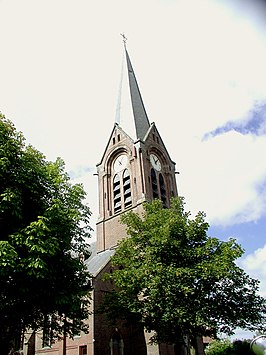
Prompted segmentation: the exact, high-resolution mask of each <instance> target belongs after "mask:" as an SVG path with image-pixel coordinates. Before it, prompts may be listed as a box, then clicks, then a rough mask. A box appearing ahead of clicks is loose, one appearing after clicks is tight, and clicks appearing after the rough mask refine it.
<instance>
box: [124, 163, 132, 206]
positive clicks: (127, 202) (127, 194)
mask: <svg viewBox="0 0 266 355" xmlns="http://www.w3.org/2000/svg"><path fill="white" fill-rule="evenodd" d="M123 192H124V207H125V208H127V207H129V206H131V205H132V197H131V185H130V175H129V172H128V170H127V169H126V170H124V172H123Z"/></svg>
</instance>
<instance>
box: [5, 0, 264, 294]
mask: <svg viewBox="0 0 266 355" xmlns="http://www.w3.org/2000/svg"><path fill="white" fill-rule="evenodd" d="M265 16H266V5H265V6H264V2H263V1H262V0H260V1H259V0H228V1H227V0H145V1H143V0H134V1H130V0H113V1H110V0H98V1H92V0H0V111H1V112H2V113H3V114H5V115H6V117H7V118H9V119H10V120H12V121H13V122H14V124H15V125H16V128H17V129H18V130H20V131H22V132H23V134H24V135H25V137H26V138H27V141H28V143H31V144H32V145H33V146H35V147H36V148H37V149H38V150H40V151H41V152H43V153H44V154H45V155H46V157H47V159H49V160H54V159H55V158H56V157H57V156H60V157H62V158H63V159H64V161H65V163H66V168H67V171H68V172H69V174H70V176H71V177H72V179H73V181H75V182H79V181H81V182H83V183H84V186H85V189H86V191H87V193H88V202H89V205H90V207H91V210H92V212H93V216H92V220H91V223H92V226H93V227H94V225H95V221H96V220H97V214H98V206H97V177H96V176H94V175H93V173H95V172H96V168H95V165H96V164H97V163H98V162H99V161H100V159H101V156H102V154H103V151H104V148H105V145H106V143H107V140H108V138H109V135H110V133H111V130H112V128H113V125H114V121H115V108H116V103H117V95H118V86H119V79H120V71H121V63H122V50H123V48H122V41H121V36H120V33H125V34H126V36H127V38H128V41H127V48H128V51H129V54H130V57H131V61H132V64H133V67H134V70H135V73H136V76H137V79H138V83H139V86H140V89H141V92H142V96H143V100H144V103H145V107H146V110H147V113H148V116H149V119H150V122H155V123H156V126H157V128H158V129H159V132H160V133H161V136H162V138H163V140H164V142H165V145H166V146H167V148H168V151H169V153H170V156H171V158H172V159H173V160H174V161H175V162H176V164H177V170H178V171H179V172H180V174H179V175H178V189H179V194H180V195H182V196H184V197H185V200H186V207H187V209H188V210H190V211H191V212H192V214H193V213H195V212H197V211H199V210H203V211H205V212H206V214H207V220H208V222H209V223H210V225H211V228H210V235H212V236H217V237H219V238H221V239H224V240H226V239H228V238H229V237H235V238H236V239H237V240H238V242H239V243H240V244H241V245H242V246H243V248H244V249H245V254H244V257H243V258H242V260H241V265H242V266H243V267H244V268H245V269H246V270H247V272H248V273H249V274H250V275H252V276H254V277H256V278H258V279H260V281H261V292H262V293H263V294H264V295H266V238H265V230H266V159H265V151H266V70H265V63H266V21H265Z"/></svg>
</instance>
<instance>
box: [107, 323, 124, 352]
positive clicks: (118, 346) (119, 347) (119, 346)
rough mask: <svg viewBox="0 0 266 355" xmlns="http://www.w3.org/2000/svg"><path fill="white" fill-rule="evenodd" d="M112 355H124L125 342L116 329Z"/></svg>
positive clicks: (111, 341) (111, 342) (111, 344)
mask: <svg viewBox="0 0 266 355" xmlns="http://www.w3.org/2000/svg"><path fill="white" fill-rule="evenodd" d="M110 350H111V355H124V342H123V339H122V337H121V335H120V334H119V332H118V330H117V329H116V330H115V332H114V334H113V336H112V338H111V340H110Z"/></svg>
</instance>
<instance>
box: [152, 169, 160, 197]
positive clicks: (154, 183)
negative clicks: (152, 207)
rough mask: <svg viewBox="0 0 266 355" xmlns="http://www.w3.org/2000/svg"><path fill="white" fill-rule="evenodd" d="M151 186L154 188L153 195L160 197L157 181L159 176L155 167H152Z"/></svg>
mask: <svg viewBox="0 0 266 355" xmlns="http://www.w3.org/2000/svg"><path fill="white" fill-rule="evenodd" d="M151 188H152V197H153V198H154V199H155V198H158V197H159V194H158V183H157V177H156V173H155V171H154V169H151Z"/></svg>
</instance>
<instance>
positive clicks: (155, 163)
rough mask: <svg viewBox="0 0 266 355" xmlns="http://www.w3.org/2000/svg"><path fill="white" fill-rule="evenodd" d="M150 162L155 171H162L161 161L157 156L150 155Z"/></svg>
mask: <svg viewBox="0 0 266 355" xmlns="http://www.w3.org/2000/svg"><path fill="white" fill-rule="evenodd" d="M150 162H151V165H152V166H153V167H154V169H155V170H157V171H160V170H161V168H162V167H161V163H160V160H159V158H158V157H157V156H156V155H155V154H150Z"/></svg>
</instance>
